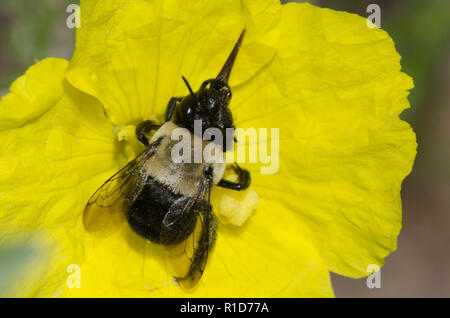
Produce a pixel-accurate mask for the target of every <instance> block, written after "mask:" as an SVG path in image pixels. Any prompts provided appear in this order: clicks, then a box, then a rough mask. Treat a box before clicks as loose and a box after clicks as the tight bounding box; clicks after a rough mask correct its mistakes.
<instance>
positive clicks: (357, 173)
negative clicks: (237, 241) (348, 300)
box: [231, 4, 416, 277]
mask: <svg viewBox="0 0 450 318" xmlns="http://www.w3.org/2000/svg"><path fill="white" fill-rule="evenodd" d="M282 22H283V23H282V31H281V40H280V46H279V49H278V51H277V53H276V55H275V57H274V59H273V61H272V62H271V64H270V65H268V67H267V68H266V69H265V71H264V72H260V73H258V74H257V76H255V77H254V78H252V79H251V80H250V81H249V82H247V83H245V84H244V85H241V86H239V87H237V88H236V89H235V90H234V95H233V96H234V97H233V100H232V103H231V109H232V111H233V113H234V114H235V116H236V118H237V123H236V125H237V126H238V127H244V128H250V127H267V128H279V139H280V142H279V170H278V172H277V173H276V174H274V175H271V174H268V175H262V174H260V168H261V166H264V165H262V164H259V165H254V164H253V165H252V164H247V165H246V167H247V168H249V169H251V171H252V180H253V188H254V189H255V190H256V191H257V192H258V194H259V195H260V196H261V197H262V198H270V199H271V200H273V201H275V202H280V203H282V204H283V205H284V206H286V207H288V208H289V209H290V210H291V211H292V213H293V214H295V216H296V217H297V218H299V219H301V220H302V221H303V222H304V224H305V225H307V226H308V227H309V228H311V229H312V231H313V233H314V235H313V237H311V239H313V240H314V241H315V242H316V244H317V247H318V249H319V250H320V252H321V255H322V257H324V259H325V261H326V264H327V266H328V268H329V269H330V270H332V271H335V272H337V273H339V274H343V275H347V276H351V277H360V276H363V275H367V274H369V273H368V272H366V269H367V266H368V265H370V264H382V263H383V258H384V257H386V256H387V255H388V254H389V253H390V252H392V251H394V250H395V249H396V242H397V236H398V234H399V231H400V228H401V201H400V186H401V182H402V180H403V179H404V177H405V176H406V175H407V174H408V173H409V172H410V170H411V167H412V163H413V160H414V157H415V154H416V141H415V135H414V133H413V132H412V130H411V127H410V126H409V125H408V124H407V123H405V122H403V121H401V120H400V119H399V118H398V115H399V114H400V113H401V112H402V110H404V109H405V108H407V107H409V103H408V100H407V95H408V92H407V90H408V89H411V88H412V87H413V84H412V80H411V79H410V78H409V77H408V76H407V75H405V74H404V73H402V72H401V71H400V56H399V55H398V53H397V52H396V50H395V47H394V43H393V41H392V39H391V38H390V37H389V35H388V34H387V33H386V32H385V31H382V30H380V29H369V28H368V27H367V26H366V20H365V19H364V18H361V17H358V16H356V15H352V14H348V13H345V12H336V11H332V10H328V9H320V8H317V7H314V6H312V5H309V4H288V5H284V6H283V8H282ZM263 139H264V138H263ZM272 141H274V140H273V139H272V138H271V134H268V137H266V139H265V140H262V146H265V147H267V148H269V153H270V146H271V144H270V143H271V142H272ZM244 166H245V165H244Z"/></svg>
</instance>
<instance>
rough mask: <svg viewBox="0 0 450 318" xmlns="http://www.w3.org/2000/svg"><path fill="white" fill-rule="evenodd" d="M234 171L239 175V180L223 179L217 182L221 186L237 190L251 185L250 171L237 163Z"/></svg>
mask: <svg viewBox="0 0 450 318" xmlns="http://www.w3.org/2000/svg"><path fill="white" fill-rule="evenodd" d="M233 170H234V172H236V174H237V175H238V182H231V181H228V180H225V179H222V180H220V181H219V183H218V184H217V185H218V186H219V187H222V188H226V189H230V190H236V191H241V190H245V189H247V188H248V187H249V186H250V180H251V178H250V172H248V171H247V170H245V169H242V168H241V167H239V166H238V164H237V163H235V164H234V166H233Z"/></svg>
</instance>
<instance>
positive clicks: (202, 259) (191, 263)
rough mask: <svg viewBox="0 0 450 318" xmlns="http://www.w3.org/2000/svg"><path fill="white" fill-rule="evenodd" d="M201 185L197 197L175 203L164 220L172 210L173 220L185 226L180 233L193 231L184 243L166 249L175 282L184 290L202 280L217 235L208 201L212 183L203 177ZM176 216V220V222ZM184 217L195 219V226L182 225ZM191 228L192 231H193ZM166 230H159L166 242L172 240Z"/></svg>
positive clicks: (166, 228)
mask: <svg viewBox="0 0 450 318" xmlns="http://www.w3.org/2000/svg"><path fill="white" fill-rule="evenodd" d="M200 183H201V184H200V186H199V190H198V192H197V195H196V196H194V197H191V198H188V199H187V200H179V201H178V202H176V203H175V204H174V205H173V206H172V207H171V209H170V210H169V212H168V213H167V215H166V218H165V220H166V219H167V216H170V215H171V212H172V211H178V212H177V213H176V215H175V216H174V220H172V221H173V222H180V221H181V223H182V224H184V225H185V228H184V229H182V230H180V233H183V232H184V231H185V232H192V233H191V234H190V235H189V236H188V237H187V238H186V239H185V240H184V241H183V242H181V243H179V244H176V245H169V246H166V250H167V252H168V257H169V260H170V263H171V265H172V266H173V267H174V271H175V273H176V277H175V279H176V280H177V282H178V283H179V284H181V285H182V286H183V287H185V288H192V287H193V286H194V285H195V284H196V283H197V282H198V280H199V279H200V278H201V276H202V274H203V271H204V269H205V266H206V262H207V260H208V254H209V251H210V250H211V249H212V247H213V245H214V242H215V236H216V220H215V218H214V214H213V212H212V209H211V205H210V202H209V201H210V191H211V186H212V182H211V180H209V179H207V178H203V179H202V180H201V182H200ZM177 215H178V216H179V218H178V219H176V218H177ZM192 216H194V218H193V217H192ZM183 217H184V218H185V219H190V220H192V219H194V224H192V222H184V221H183V220H182V218H183ZM163 223H164V221H163ZM192 227H194V228H193V229H192ZM169 231H170V228H169V227H164V226H163V227H162V231H161V239H162V240H163V241H167V238H166V237H167V236H169V235H171V236H170V237H173V233H169Z"/></svg>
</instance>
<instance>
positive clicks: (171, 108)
mask: <svg viewBox="0 0 450 318" xmlns="http://www.w3.org/2000/svg"><path fill="white" fill-rule="evenodd" d="M181 100H182V97H172V98H171V99H170V101H169V104H168V105H167V108H166V117H165V119H166V121H169V120H170V119H171V118H172V116H173V114H174V113H175V109H176V108H177V103H178V102H179V101H181Z"/></svg>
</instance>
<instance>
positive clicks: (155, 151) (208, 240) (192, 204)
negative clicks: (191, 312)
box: [83, 30, 250, 286]
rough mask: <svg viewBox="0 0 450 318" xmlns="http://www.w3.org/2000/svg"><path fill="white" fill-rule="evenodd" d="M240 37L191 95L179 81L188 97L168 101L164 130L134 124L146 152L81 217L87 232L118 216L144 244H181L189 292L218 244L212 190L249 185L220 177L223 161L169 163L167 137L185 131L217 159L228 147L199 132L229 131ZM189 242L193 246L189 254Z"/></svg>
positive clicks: (242, 173) (241, 176) (242, 176)
mask: <svg viewBox="0 0 450 318" xmlns="http://www.w3.org/2000/svg"><path fill="white" fill-rule="evenodd" d="M244 34H245V30H244V31H243V32H242V33H241V35H240V37H239V40H238V41H237V43H236V45H235V46H234V48H233V50H232V52H231V54H230V55H229V57H228V59H227V61H226V62H225V65H224V66H223V68H222V70H221V71H220V72H219V74H218V76H217V77H216V78H214V79H209V80H207V81H205V82H203V84H202V85H201V87H200V89H199V90H198V91H197V92H194V91H193V90H192V88H191V87H190V85H189V83H188V82H187V80H186V79H185V78H184V77H183V80H184V81H185V83H186V85H187V87H188V89H189V94H188V95H186V96H184V97H173V98H172V99H171V100H170V101H169V104H168V106H167V109H166V113H165V123H164V124H162V125H160V124H158V123H156V122H153V121H149V120H147V121H144V122H142V123H141V124H139V125H138V126H137V128H136V136H137V139H138V140H139V141H140V142H142V143H143V144H144V145H145V146H146V148H145V150H144V151H143V152H142V153H140V154H139V155H138V156H137V157H136V158H135V159H134V160H133V161H131V162H130V163H128V164H127V165H126V166H125V167H124V168H123V169H121V170H120V171H119V172H117V173H116V174H115V175H113V176H112V177H111V178H110V179H108V180H107V181H106V182H105V183H104V184H103V185H102V186H101V187H100V188H99V189H98V190H97V191H96V192H95V193H94V195H93V196H92V197H91V198H90V200H89V202H88V203H87V206H86V208H85V211H84V216H83V222H84V226H85V228H86V229H87V230H88V231H95V230H96V229H98V227H101V226H102V224H101V222H99V221H97V220H99V219H102V218H103V219H104V218H105V216H106V218H108V217H110V218H111V219H113V218H114V215H117V213H119V214H123V215H125V217H126V219H127V221H128V223H129V225H130V226H131V228H132V229H133V230H134V231H135V232H136V233H137V234H139V235H140V236H142V237H143V238H145V239H147V240H149V241H151V242H154V243H158V244H162V245H164V246H166V247H173V246H182V247H183V246H184V248H183V253H184V256H185V257H186V259H188V261H187V262H186V264H187V266H186V268H185V270H184V273H183V274H182V275H179V276H178V277H175V278H176V280H177V281H178V282H184V283H186V284H185V286H193V285H195V283H196V282H197V281H198V280H199V279H200V277H201V275H202V273H203V271H204V269H205V266H206V262H207V259H208V253H209V251H210V250H211V249H212V247H213V246H214V242H215V239H216V217H215V216H214V213H213V211H212V207H211V205H210V193H211V188H212V187H213V186H214V185H217V186H220V187H224V188H228V189H233V190H244V189H246V188H248V187H249V185H250V174H249V172H248V171H246V170H244V169H241V168H240V167H239V166H238V165H237V164H234V165H233V166H232V168H233V169H234V171H235V172H236V174H237V175H238V182H231V181H228V180H225V179H223V175H224V171H225V163H224V162H223V161H221V162H204V161H202V162H201V163H195V162H194V163H177V162H174V160H173V159H172V157H171V153H172V149H173V147H174V144H175V141H174V140H172V138H171V134H172V132H173V130H174V129H176V128H180V127H181V128H184V129H187V130H188V131H189V133H190V137H191V138H192V140H194V139H195V138H200V139H201V145H202V146H203V147H206V146H207V145H210V146H213V147H214V148H215V150H216V151H220V152H222V153H224V152H225V151H227V150H229V149H227V145H228V147H229V145H230V143H228V142H226V140H205V139H204V138H203V132H204V131H205V130H206V129H208V128H215V129H219V130H220V131H221V132H222V136H225V137H224V139H225V138H226V136H227V128H228V129H229V128H234V126H233V116H232V114H231V111H230V109H229V102H230V99H231V89H230V87H229V86H228V79H229V76H230V72H231V69H232V67H233V64H234V61H235V59H236V56H237V54H238V51H239V48H240V46H241V43H242V39H243V37H244ZM196 120H201V123H202V135H201V136H198V135H195V131H194V121H196ZM153 131H156V132H155V133H154V134H153V136H152V137H151V139H149V138H148V137H147V136H148V135H149V134H150V133H151V132H153ZM197 134H198V133H197ZM232 138H233V137H232ZM197 141H198V140H197ZM188 238H190V239H191V240H192V244H191V243H189V244H191V245H192V246H193V248H191V251H190V252H188V248H187V245H188V244H187V243H186V241H187V239H188ZM188 254H189V255H188Z"/></svg>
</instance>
